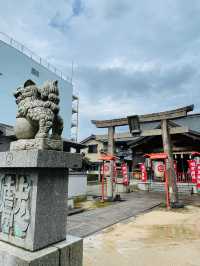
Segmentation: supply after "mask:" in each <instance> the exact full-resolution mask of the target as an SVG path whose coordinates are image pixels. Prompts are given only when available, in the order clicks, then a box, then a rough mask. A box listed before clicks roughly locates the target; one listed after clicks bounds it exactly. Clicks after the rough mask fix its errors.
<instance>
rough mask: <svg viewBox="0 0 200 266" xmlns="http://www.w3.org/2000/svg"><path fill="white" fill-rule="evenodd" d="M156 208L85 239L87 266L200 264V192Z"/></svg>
mask: <svg viewBox="0 0 200 266" xmlns="http://www.w3.org/2000/svg"><path fill="white" fill-rule="evenodd" d="M191 199H192V201H191V203H192V204H191V205H187V206H186V207H185V208H183V209H171V210H166V209H165V208H159V207H158V208H154V209H152V210H151V211H149V212H146V213H143V214H141V215H138V216H137V217H136V218H129V219H126V220H125V221H123V222H120V223H117V224H115V225H113V226H110V227H109V228H106V229H105V230H102V231H100V232H98V233H96V234H93V235H91V236H89V237H86V238H85V239H84V256H83V260H84V262H83V265H84V266H94V265H95V266H101V265H104V266H122V265H123V266H130V265H131V266H160V265H162V266H199V265H200V256H199V250H200V227H199V220H200V196H199V197H198V196H196V197H195V196H193V197H192V198H191V197H190V200H191Z"/></svg>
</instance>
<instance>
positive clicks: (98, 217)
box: [67, 191, 164, 237]
mask: <svg viewBox="0 0 200 266" xmlns="http://www.w3.org/2000/svg"><path fill="white" fill-rule="evenodd" d="M122 199H123V200H124V201H122V202H115V203H113V204H112V205H110V206H107V207H104V208H97V209H93V210H89V211H85V212H82V213H79V214H76V215H72V216H69V217H68V221H67V232H68V233H69V234H71V235H74V236H79V237H86V236H89V235H91V234H94V233H95V232H98V231H100V230H102V229H104V228H106V227H108V226H111V225H113V224H116V223H118V222H120V221H123V220H126V219H128V218H130V217H135V216H137V215H139V214H141V213H143V212H146V211H148V210H150V209H152V208H154V207H156V206H158V205H159V204H160V203H161V202H162V201H164V196H163V195H162V194H160V193H153V192H151V193H150V192H144V191H136V192H132V193H128V194H123V195H122Z"/></svg>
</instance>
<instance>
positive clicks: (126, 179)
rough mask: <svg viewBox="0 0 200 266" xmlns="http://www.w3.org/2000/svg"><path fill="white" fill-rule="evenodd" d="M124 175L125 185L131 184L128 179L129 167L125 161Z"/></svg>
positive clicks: (123, 164) (123, 165)
mask: <svg viewBox="0 0 200 266" xmlns="http://www.w3.org/2000/svg"><path fill="white" fill-rule="evenodd" d="M122 176H123V184H124V185H125V186H128V185H129V179H128V167H127V164H126V163H125V162H123V163H122Z"/></svg>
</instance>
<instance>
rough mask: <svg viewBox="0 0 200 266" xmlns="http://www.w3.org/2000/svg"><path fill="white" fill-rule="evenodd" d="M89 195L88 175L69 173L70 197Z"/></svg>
mask: <svg viewBox="0 0 200 266" xmlns="http://www.w3.org/2000/svg"><path fill="white" fill-rule="evenodd" d="M86 193H87V175H86V174H85V173H69V184H68V197H69V198H72V197H77V196H84V195H86Z"/></svg>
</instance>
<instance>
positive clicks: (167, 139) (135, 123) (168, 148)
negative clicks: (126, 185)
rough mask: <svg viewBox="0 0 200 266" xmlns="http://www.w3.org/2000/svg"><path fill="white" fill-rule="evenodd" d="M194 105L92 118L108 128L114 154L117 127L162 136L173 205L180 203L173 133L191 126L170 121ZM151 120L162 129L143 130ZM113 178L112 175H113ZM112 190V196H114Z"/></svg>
mask: <svg viewBox="0 0 200 266" xmlns="http://www.w3.org/2000/svg"><path fill="white" fill-rule="evenodd" d="M193 109H194V105H189V106H185V107H182V108H178V109H175V110H170V111H165V112H159V113H152V114H146V115H133V116H128V117H125V118H119V119H112V120H92V123H93V124H94V125H95V126H96V127H97V128H108V153H109V154H111V155H114V134H115V127H120V126H127V125H129V128H130V131H131V133H132V135H133V136H158V135H161V136H162V141H163V151H164V152H165V153H167V154H168V164H167V169H166V170H167V174H168V179H169V194H170V202H171V205H176V204H177V203H178V189H177V184H176V174H175V171H174V164H173V152H172V150H173V147H172V144H171V135H172V134H181V133H186V132H188V131H189V128H187V127H183V126H177V127H172V128H169V125H168V121H170V120H173V119H177V118H181V117H186V116H187V113H188V112H190V111H193ZM150 122H160V123H161V128H160V129H151V130H141V125H142V124H145V123H150ZM111 178H112V177H111ZM112 195H113V194H112V192H110V196H112Z"/></svg>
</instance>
